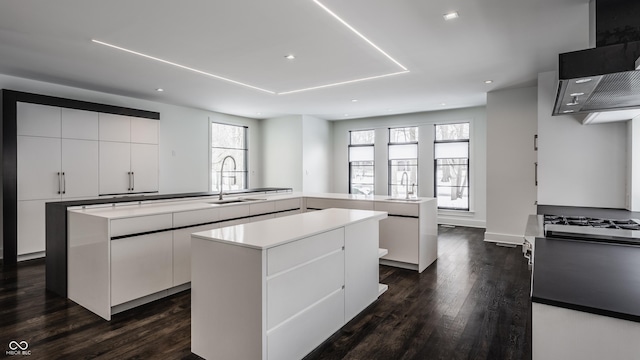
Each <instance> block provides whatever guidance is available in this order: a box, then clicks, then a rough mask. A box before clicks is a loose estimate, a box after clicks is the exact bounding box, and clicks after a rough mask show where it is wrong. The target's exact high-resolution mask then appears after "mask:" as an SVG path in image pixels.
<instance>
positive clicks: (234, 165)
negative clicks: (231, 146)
mask: <svg viewBox="0 0 640 360" xmlns="http://www.w3.org/2000/svg"><path fill="white" fill-rule="evenodd" d="M227 159H231V160H233V171H236V159H234V158H233V156H231V155H227V156H225V157H224V159H222V165H221V166H220V196H219V197H218V200H222V174H223V171H224V162H225V161H227Z"/></svg>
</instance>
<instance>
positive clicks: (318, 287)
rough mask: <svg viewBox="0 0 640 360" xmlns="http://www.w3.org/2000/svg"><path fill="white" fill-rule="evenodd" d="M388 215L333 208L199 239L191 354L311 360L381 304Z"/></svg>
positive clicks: (195, 244) (194, 255)
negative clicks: (382, 242)
mask: <svg viewBox="0 0 640 360" xmlns="http://www.w3.org/2000/svg"><path fill="white" fill-rule="evenodd" d="M386 216H387V214H386V213H384V212H378V211H365V210H348V209H328V210H323V211H316V212H310V213H304V214H299V215H292V216H287V217H283V218H276V219H271V220H265V221H259V222H255V223H250V224H244V225H236V226H230V227H226V228H221V229H215V230H210V231H203V232H199V233H194V234H193V235H192V244H191V250H192V262H191V264H192V272H191V276H192V281H191V351H192V352H193V353H195V354H197V355H199V356H201V357H204V358H206V359H278V360H286V359H301V358H302V357H304V356H305V355H306V354H308V353H309V352H311V351H312V350H313V349H314V348H315V347H317V346H318V345H320V344H321V343H322V342H323V341H324V340H325V339H327V338H328V337H329V336H331V335H332V334H333V333H334V332H336V331H337V330H339V329H340V328H341V327H342V326H343V325H344V324H345V323H347V322H348V321H349V320H351V319H352V318H353V317H355V316H356V315H357V314H358V313H360V312H361V311H362V310H364V309H365V308H366V307H367V306H369V305H370V304H371V303H373V302H374V301H375V300H376V299H377V298H378V296H379V286H378V276H379V275H378V256H379V251H378V236H379V230H378V229H379V226H378V222H379V221H380V220H382V219H384V218H386Z"/></svg>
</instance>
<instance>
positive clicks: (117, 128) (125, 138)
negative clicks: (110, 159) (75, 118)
mask: <svg viewBox="0 0 640 360" xmlns="http://www.w3.org/2000/svg"><path fill="white" fill-rule="evenodd" d="M98 118H99V127H100V130H99V131H100V133H99V136H100V137H99V139H100V140H102V141H120V142H130V141H131V118H129V117H128V116H122V115H114V114H103V113H100V114H98Z"/></svg>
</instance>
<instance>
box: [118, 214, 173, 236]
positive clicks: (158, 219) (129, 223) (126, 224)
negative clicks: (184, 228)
mask: <svg viewBox="0 0 640 360" xmlns="http://www.w3.org/2000/svg"><path fill="white" fill-rule="evenodd" d="M172 225H173V216H172V214H160V215H149V216H138V217H133V218H127V219H115V220H111V237H116V236H123V235H130V234H139V233H143V232H147V231H154V230H163V229H171V228H172Z"/></svg>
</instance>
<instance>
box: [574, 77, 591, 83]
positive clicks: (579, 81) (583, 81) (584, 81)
mask: <svg viewBox="0 0 640 360" xmlns="http://www.w3.org/2000/svg"><path fill="white" fill-rule="evenodd" d="M589 81H591V79H589V78H587V79H578V80H576V84H584V83H588V82H589Z"/></svg>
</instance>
